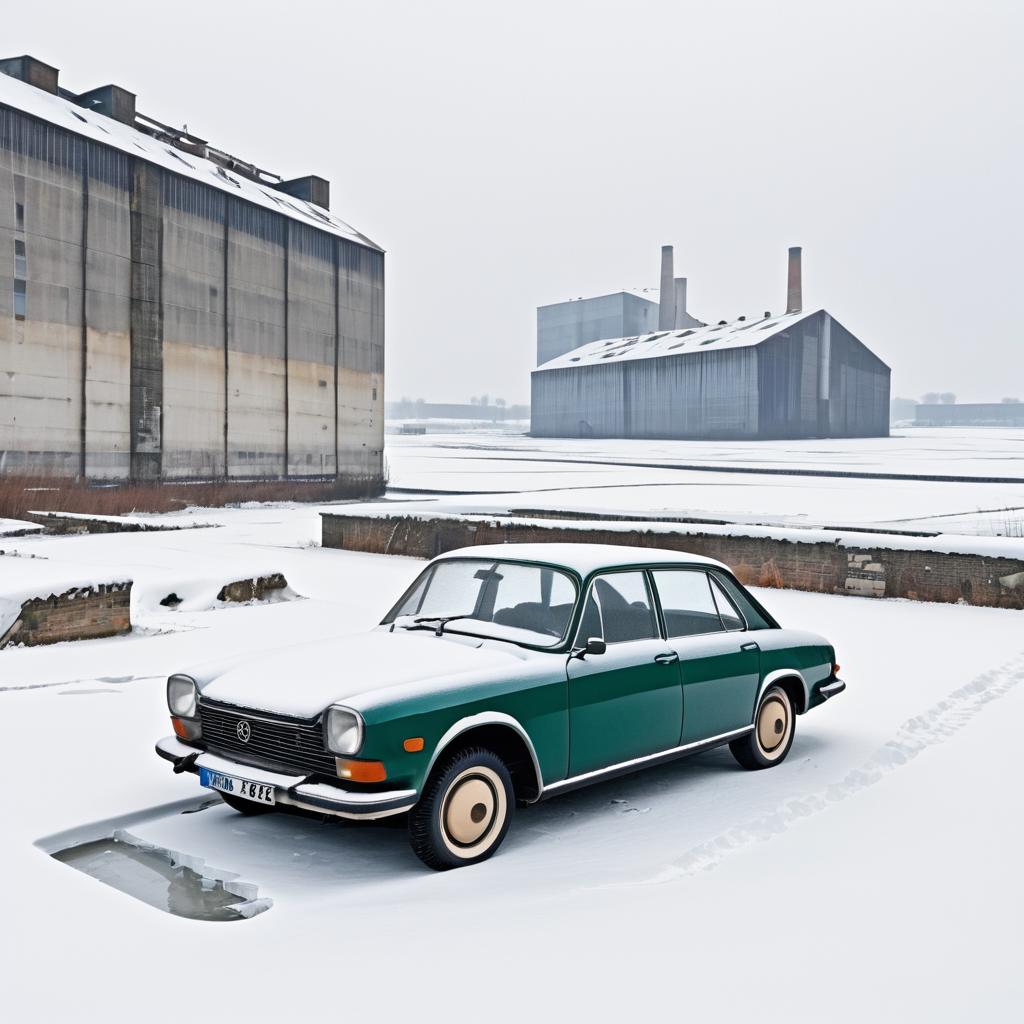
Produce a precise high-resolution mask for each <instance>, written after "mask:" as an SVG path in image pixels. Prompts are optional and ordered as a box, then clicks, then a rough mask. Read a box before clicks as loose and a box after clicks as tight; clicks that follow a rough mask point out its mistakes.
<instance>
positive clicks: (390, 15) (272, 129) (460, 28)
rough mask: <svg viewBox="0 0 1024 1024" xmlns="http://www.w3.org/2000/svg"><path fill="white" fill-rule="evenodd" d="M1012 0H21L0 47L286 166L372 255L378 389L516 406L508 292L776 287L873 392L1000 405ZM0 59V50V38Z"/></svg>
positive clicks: (1016, 118) (1007, 347)
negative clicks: (832, 341)
mask: <svg viewBox="0 0 1024 1024" xmlns="http://www.w3.org/2000/svg"><path fill="white" fill-rule="evenodd" d="M1022 12H1024V5H1022V4H1021V3H1019V2H1015V0H1005V2H996V0H972V2H971V3H952V2H928V3H919V2H900V0H888V2H875V0H858V2H857V3H853V2H845V3H833V2H829V0H813V2H803V0H792V2H789V0H780V2H776V3H770V2H743V0H737V2H730V0H719V2H710V0H700V2H653V0H652V2H645V0H631V2H629V3H612V2H587V3H583V2H558V0H547V2H543V3H534V2H530V0H516V2H506V3H501V4H497V3H489V2H486V0H476V2H454V0H452V2H440V0H421V2H387V0H377V2H367V0H358V2H350V0H336V2H333V3H302V2H298V0H295V2H292V3H280V2H275V3H263V2H248V3H223V2H213V0H206V2H203V3H197V2H194V0H177V2H175V3H173V4H170V5H159V6H157V5H150V4H146V3H139V2H138V0H131V2H121V3H114V2H108V3H104V2H102V0H90V2H89V3H81V2H80V0H76V2H74V3H66V2H50V3H46V4H38V5H34V6H29V5H24V4H23V5H18V10H17V11H16V12H15V11H11V12H9V16H8V17H7V19H6V24H5V32H4V40H5V42H4V47H5V49H6V50H8V51H9V55H14V54H17V53H32V54H34V55H35V56H38V57H39V58H41V59H42V60H45V61H47V62H49V63H51V64H54V65H56V66H57V67H59V68H60V69H61V73H62V84H63V85H65V86H66V87H67V88H70V89H73V90H75V91H83V90H85V89H86V88H90V87H93V86H96V85H101V84H106V83H108V82H114V83H116V84H119V85H123V86H125V87H126V88H129V89H131V90H132V91H134V92H136V93H137V94H138V106H139V109H140V110H142V111H143V112H145V113H147V114H149V115H151V116H153V117H156V118H158V119H160V120H163V121H166V122H168V123H171V124H177V125H181V124H183V123H187V124H188V125H189V128H190V129H191V130H192V131H194V132H196V133H197V134H199V135H202V136H204V137H206V138H208V139H209V140H210V141H211V142H212V143H214V144H215V145H217V146H219V147H220V148H223V149H227V150H228V151H229V152H232V153H234V154H236V155H237V156H240V157H242V158H245V159H250V160H253V161H254V162H256V163H258V164H260V165H261V166H263V167H266V168H268V169H270V170H273V171H276V172H278V173H281V174H283V175H286V176H293V175H299V174H305V173H317V174H321V175H323V176H325V177H327V178H329V179H330V181H331V186H332V208H333V209H334V210H335V211H336V212H337V213H338V214H339V215H340V216H342V217H344V218H345V219H347V220H349V221H350V222H351V223H352V224H354V225H355V226H356V227H357V228H358V229H359V230H361V231H363V232H364V233H365V234H367V235H369V236H370V237H371V238H373V239H374V240H375V241H377V242H379V243H380V244H381V245H382V246H384V247H385V248H386V249H387V251H388V258H387V275H388V283H387V289H388V294H387V315H388V327H387V394H388V397H389V398H392V399H395V398H399V397H401V396H403V395H407V396H410V397H417V396H422V397H426V398H428V399H435V400H451V401H465V400H467V399H468V398H469V397H470V396H471V395H479V394H481V393H485V392H486V393H488V394H490V395H491V396H492V397H494V396H503V397H505V398H506V399H507V400H508V401H510V402H513V401H524V400H527V399H528V396H529V373H530V370H531V368H532V366H533V357H534V344H535V325H536V321H535V317H536V314H535V308H536V306H537V305H540V304H544V303H549V302H555V301H559V300H561V299H567V298H573V297H576V296H585V295H596V294H601V293H603V292H609V291H615V290H618V289H620V288H623V287H638V286H656V285H657V278H658V266H659V247H660V246H661V245H662V244H664V243H672V244H674V245H675V247H676V272H677V274H679V275H680V276H682V275H686V276H688V277H689V279H690V303H689V304H690V309H691V312H693V313H694V314H695V315H697V316H699V317H701V318H702V319H704V320H710V321H717V320H720V319H733V318H734V317H736V316H738V315H741V314H748V315H753V314H759V313H761V312H763V311H764V310H766V309H770V310H773V311H778V310H779V309H780V307H782V306H783V305H784V298H785V256H786V248H787V246H789V245H795V244H799V245H802V246H803V247H804V304H805V307H808V308H811V307H813V308H817V307H819V306H824V307H826V308H828V309H829V310H830V311H831V312H832V313H833V314H834V315H835V316H836V317H837V318H838V319H839V320H840V321H841V322H842V323H844V324H845V325H846V326H847V327H849V328H850V329H851V330H852V331H853V332H854V333H855V334H857V335H858V336H859V337H860V338H861V339H862V340H863V341H865V342H866V343H867V344H868V345H869V346H870V347H871V348H873V349H874V350H875V352H877V353H878V354H879V355H880V356H881V357H882V358H883V359H885V360H886V361H887V362H888V363H889V364H890V365H891V366H892V368H893V394H894V395H905V396H909V397H917V396H920V395H921V394H922V393H923V392H925V391H954V392H956V393H957V395H958V396H959V398H960V400H962V401H963V400H967V401H970V400H986V399H988V400H991V399H999V398H1002V397H1004V396H1008V395H1015V396H1020V397H1021V398H1024V329H1022V326H1021V325H1022V323H1024V317H1022V315H1021V311H1020V309H1019V308H1018V304H1019V303H1022V302H1024V294H1022V292H1024V289H1022V288H1021V282H1022V279H1024V258H1022V228H1024V216H1022V214H1024V199H1022V196H1024V186H1022V182H1024V173H1022V170H1024V123H1022V121H1024V116H1022V111H1024V103H1022V101H1024V72H1022V67H1024V60H1022V53H1024V16H1022ZM6 55H8V54H4V56H6Z"/></svg>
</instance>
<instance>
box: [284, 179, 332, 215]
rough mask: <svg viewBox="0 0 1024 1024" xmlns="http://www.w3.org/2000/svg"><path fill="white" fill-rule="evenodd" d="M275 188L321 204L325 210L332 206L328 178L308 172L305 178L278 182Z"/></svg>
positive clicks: (308, 201) (315, 204)
mask: <svg viewBox="0 0 1024 1024" xmlns="http://www.w3.org/2000/svg"><path fill="white" fill-rule="evenodd" d="M274 188H276V189H279V190H280V191H282V192H284V193H285V194H286V195H289V196H294V197H295V198H296V199H304V200H305V201H306V202H307V203H312V204H313V205H314V206H319V207H320V208H321V209H323V210H329V209H330V208H331V183H330V182H329V181H328V180H327V179H326V178H320V177H317V175H315V174H307V175H306V176H305V177H304V178H291V179H290V180H289V181H281V182H278V183H277V184H276V185H275V186H274Z"/></svg>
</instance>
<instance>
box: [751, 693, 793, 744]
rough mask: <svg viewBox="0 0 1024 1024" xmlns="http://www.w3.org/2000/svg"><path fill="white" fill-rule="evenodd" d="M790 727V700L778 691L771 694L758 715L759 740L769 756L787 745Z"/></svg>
mask: <svg viewBox="0 0 1024 1024" xmlns="http://www.w3.org/2000/svg"><path fill="white" fill-rule="evenodd" d="M789 728H790V710H789V702H788V701H787V700H786V698H785V697H782V696H780V695H779V694H777V693H773V694H770V695H769V696H768V698H767V699H766V700H765V702H764V703H763V704H762V705H761V710H760V711H759V712H758V715H757V741H758V743H759V744H760V745H761V749H762V750H763V751H764V753H765V754H766V755H767V756H769V757H770V756H771V755H772V754H774V753H776V752H777V751H780V750H781V749H783V748H784V747H785V744H786V740H787V739H788V738H789Z"/></svg>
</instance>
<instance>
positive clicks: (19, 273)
mask: <svg viewBox="0 0 1024 1024" xmlns="http://www.w3.org/2000/svg"><path fill="white" fill-rule="evenodd" d="M26 266H27V264H26V260H25V243H24V242H23V241H22V240H21V239H20V238H16V239H15V240H14V276H15V277H20V278H26V277H28V270H27V269H26Z"/></svg>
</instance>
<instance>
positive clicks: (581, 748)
mask: <svg viewBox="0 0 1024 1024" xmlns="http://www.w3.org/2000/svg"><path fill="white" fill-rule="evenodd" d="M591 638H600V639H603V640H604V641H605V643H606V644H607V648H606V650H605V652H604V653H603V654H587V655H585V656H583V657H578V656H577V657H572V658H570V659H569V664H568V675H569V775H570V776H573V775H582V774H584V773H585V772H590V771H596V770H598V769H601V768H607V767H609V766H610V765H614V764H620V763H621V762H623V761H630V760H632V759H633V758H636V757H643V756H644V755H645V754H654V753H657V752H658V751H660V750H668V749H670V748H672V747H675V746H678V744H679V732H680V728H681V724H682V708H683V696H682V689H681V686H680V682H679V669H678V665H677V661H678V658H677V656H676V654H675V652H674V651H673V650H672V648H671V647H669V645H668V644H666V643H665V641H664V640H663V639H661V630H660V627H659V624H658V617H657V611H656V609H655V606H654V601H653V598H652V595H651V591H650V582H649V580H648V577H647V574H646V573H645V572H642V571H628V572H615V573H606V574H603V575H601V576H598V577H597V578H596V579H595V580H594V581H593V582H592V583H591V584H590V587H589V590H588V594H587V597H586V601H585V604H584V612H583V617H582V620H581V622H580V627H579V632H578V634H577V646H578V647H582V646H584V645H585V644H586V641H587V640H588V639H591Z"/></svg>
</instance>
